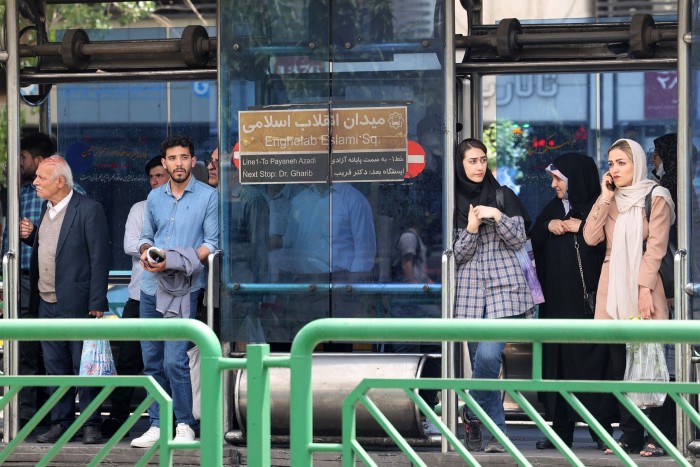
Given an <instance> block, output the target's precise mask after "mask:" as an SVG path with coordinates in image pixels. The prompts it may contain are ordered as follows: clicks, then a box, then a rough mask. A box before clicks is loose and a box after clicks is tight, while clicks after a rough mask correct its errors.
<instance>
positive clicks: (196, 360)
mask: <svg viewBox="0 0 700 467" xmlns="http://www.w3.org/2000/svg"><path fill="white" fill-rule="evenodd" d="M187 356H188V357H189V358H190V382H191V383H192V416H193V417H194V418H195V419H197V420H200V419H201V418H202V397H201V396H202V385H201V380H200V377H199V368H200V356H199V347H197V346H194V347H192V348H191V349H190V350H188V351H187Z"/></svg>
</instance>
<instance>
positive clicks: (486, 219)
mask: <svg viewBox="0 0 700 467" xmlns="http://www.w3.org/2000/svg"><path fill="white" fill-rule="evenodd" d="M481 223H482V224H495V223H496V221H495V220H493V217H484V218H483V219H481Z"/></svg>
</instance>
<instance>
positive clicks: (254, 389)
mask: <svg viewBox="0 0 700 467" xmlns="http://www.w3.org/2000/svg"><path fill="white" fill-rule="evenodd" d="M246 349H247V351H246V354H247V356H248V420H247V421H246V437H247V442H246V445H247V446H248V465H250V466H251V467H266V466H268V465H270V449H271V443H270V370H269V369H268V368H267V367H266V366H265V358H266V357H267V356H268V355H270V346H269V345H268V344H251V345H248V346H247V348H246Z"/></svg>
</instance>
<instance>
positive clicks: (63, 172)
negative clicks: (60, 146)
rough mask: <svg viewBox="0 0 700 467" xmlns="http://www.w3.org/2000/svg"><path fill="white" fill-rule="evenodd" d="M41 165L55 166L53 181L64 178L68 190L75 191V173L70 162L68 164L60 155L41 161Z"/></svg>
mask: <svg viewBox="0 0 700 467" xmlns="http://www.w3.org/2000/svg"><path fill="white" fill-rule="evenodd" d="M39 165H50V166H53V179H54V180H56V179H58V178H59V177H63V179H64V180H65V181H66V185H67V186H68V188H70V189H71V190H72V189H73V172H72V171H71V169H70V166H69V165H68V162H66V160H65V159H64V158H63V157H61V156H59V155H58V154H54V155H53V156H51V157H47V158H46V159H44V160H43V161H41V164H39Z"/></svg>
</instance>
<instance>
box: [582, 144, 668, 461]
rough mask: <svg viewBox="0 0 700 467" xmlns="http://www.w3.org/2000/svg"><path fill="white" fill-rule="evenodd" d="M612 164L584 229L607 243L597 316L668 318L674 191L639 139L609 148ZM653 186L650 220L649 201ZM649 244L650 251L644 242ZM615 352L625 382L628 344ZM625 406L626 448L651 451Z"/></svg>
mask: <svg viewBox="0 0 700 467" xmlns="http://www.w3.org/2000/svg"><path fill="white" fill-rule="evenodd" d="M608 164H609V166H610V169H609V170H608V171H607V172H605V173H604V174H603V180H602V183H601V190H602V193H601V195H600V196H599V197H598V199H597V200H596V202H595V204H594V206H593V208H592V209H591V212H590V213H589V215H588V217H587V218H586V223H585V225H584V228H583V238H584V240H585V242H586V243H587V244H588V245H597V244H598V243H600V242H601V241H603V240H605V241H606V251H605V261H604V262H603V268H602V271H601V274H600V280H599V282H598V290H597V297H596V310H595V319H601V320H606V319H608V320H609V319H613V320H629V319H632V318H641V319H643V320H649V319H651V320H664V319H668V303H667V301H666V295H665V292H664V288H663V284H662V280H661V275H660V274H659V267H660V265H661V259H662V258H663V257H664V255H665V254H666V249H667V245H668V236H669V230H670V227H671V225H672V224H673V223H674V221H675V214H674V207H675V206H674V203H673V200H672V199H671V194H670V193H669V191H668V190H667V189H666V188H663V187H658V186H657V183H656V182H655V181H653V180H649V179H648V178H647V170H648V169H647V164H646V157H645V153H644V150H643V149H642V147H641V146H640V145H639V143H637V142H636V141H633V140H630V139H619V140H617V141H615V143H613V145H612V146H611V147H610V149H609V150H608ZM655 187H656V188H655ZM654 188H655V189H654ZM652 189H653V192H652V201H651V213H650V214H649V220H648V221H647V215H646V212H645V201H646V196H647V194H648V193H649V192H651V191H652ZM644 242H646V249H644V248H643V246H642V245H643V243H644ZM610 350H611V354H610V357H611V362H610V363H611V379H614V380H621V379H623V377H624V373H625V360H626V355H625V346H624V345H611V346H610ZM619 409H620V429H621V430H622V436H621V437H620V438H619V440H618V444H619V445H620V447H621V448H622V449H623V450H624V451H625V452H627V453H633V452H637V453H639V452H640V451H642V450H644V451H648V449H647V448H649V446H646V445H645V446H643V445H644V428H643V427H642V426H641V424H640V423H639V422H638V421H637V420H636V419H635V418H634V417H633V416H632V415H631V414H630V413H629V412H628V411H627V409H626V408H625V407H624V406H622V405H620V407H619ZM651 410H652V411H653V410H655V409H651ZM605 453H606V454H612V450H610V449H606V450H605Z"/></svg>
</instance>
